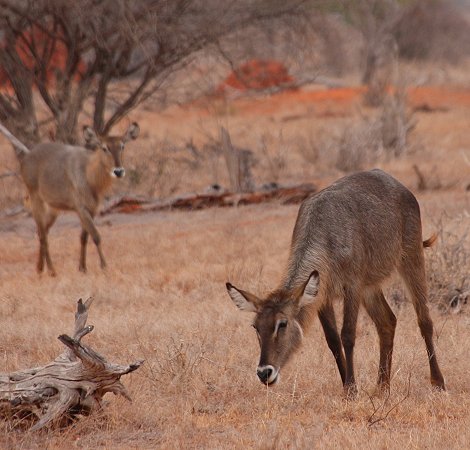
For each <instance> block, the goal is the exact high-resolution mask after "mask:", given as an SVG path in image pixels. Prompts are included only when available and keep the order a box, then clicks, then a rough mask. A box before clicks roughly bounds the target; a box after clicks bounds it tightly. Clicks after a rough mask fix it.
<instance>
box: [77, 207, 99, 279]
mask: <svg viewBox="0 0 470 450" xmlns="http://www.w3.org/2000/svg"><path fill="white" fill-rule="evenodd" d="M77 213H78V216H79V217H80V221H81V223H82V234H81V237H80V240H81V249H80V267H79V268H80V270H81V271H82V272H85V271H86V243H87V240H88V234H90V235H91V238H92V239H93V242H94V243H95V245H96V249H97V250H98V255H99V257H100V263H101V268H102V269H105V268H106V260H105V259H104V255H103V252H102V250H101V236H100V234H99V232H98V230H97V229H96V226H95V224H94V222H93V216H92V215H91V214H90V212H89V211H88V210H86V209H85V208H80V209H77Z"/></svg>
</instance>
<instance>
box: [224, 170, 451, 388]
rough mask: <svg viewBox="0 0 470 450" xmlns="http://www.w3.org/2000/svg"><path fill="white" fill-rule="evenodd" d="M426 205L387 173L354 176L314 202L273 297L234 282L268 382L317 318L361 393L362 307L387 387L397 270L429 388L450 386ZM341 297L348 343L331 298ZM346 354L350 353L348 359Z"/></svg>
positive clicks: (343, 371) (346, 376)
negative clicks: (441, 357)
mask: <svg viewBox="0 0 470 450" xmlns="http://www.w3.org/2000/svg"><path fill="white" fill-rule="evenodd" d="M421 233H422V232H421V218H420V210H419V205H418V202H417V200H416V198H415V197H414V195H413V194H412V193H411V192H410V191H409V190H408V189H407V188H406V187H404V186H403V185H402V184H401V183H399V182H398V181H397V180H395V179H394V178H393V177H392V176H390V175H388V174H386V173H385V172H383V171H381V170H378V169H374V170H371V171H368V172H360V173H356V174H353V175H349V176H346V177H344V178H341V179H340V180H338V181H336V182H335V183H334V184H332V185H331V186H329V187H328V188H326V189H324V190H323V191H321V192H318V193H317V194H315V195H312V196H310V197H309V198H307V199H306V200H305V201H304V202H303V203H302V205H301V207H300V210H299V214H298V216H297V221H296V224H295V227H294V233H293V237H292V244H291V250H290V258H289V262H288V268H287V273H286V275H285V276H284V278H283V281H282V283H281V284H280V287H279V288H278V289H276V290H275V291H274V292H272V293H271V294H269V295H268V296H267V298H265V299H259V298H258V297H256V296H255V295H253V294H251V293H249V292H246V291H243V290H241V289H238V288H236V287H235V286H233V285H232V284H230V283H227V290H228V293H229V295H230V297H231V299H232V300H233V302H234V303H235V304H236V305H237V306H238V308H240V309H241V310H243V311H252V312H255V313H256V317H255V320H254V324H253V326H254V328H255V329H256V332H257V335H258V339H259V344H260V347H261V356H260V360H259V365H258V368H257V375H258V377H259V379H260V380H261V381H262V382H263V383H264V384H266V385H271V384H273V383H275V382H276V381H278V379H279V371H280V369H281V368H282V367H283V365H284V364H285V363H286V362H287V361H288V359H289V358H290V357H291V356H292V354H293V353H294V352H295V351H296V350H297V349H298V348H299V347H300V344H301V342H302V338H303V335H304V331H305V330H306V329H307V328H308V326H309V325H310V323H311V322H312V319H313V317H314V315H315V314H318V317H319V319H320V323H321V325H322V327H323V330H324V333H325V337H326V341H327V343H328V346H329V348H330V350H331V352H332V353H333V356H334V358H335V360H336V364H337V366H338V370H339V373H340V376H341V380H342V382H343V386H344V390H345V394H346V395H348V396H353V395H354V394H356V392H357V387H356V382H355V379H354V364H353V353H354V343H355V338H356V324H357V317H358V310H359V306H360V305H361V304H362V305H363V306H364V307H365V309H366V311H367V313H368V314H369V316H370V317H371V319H372V321H373V322H374V324H375V326H376V328H377V333H378V335H379V341H380V359H379V375H378V386H379V388H380V389H389V387H390V370H391V364H392V351H393V338H394V335H395V327H396V317H395V315H394V313H393V312H392V310H391V309H390V307H389V305H388V304H387V302H386V300H385V297H384V294H383V292H382V288H381V286H382V284H383V282H384V281H385V280H386V279H387V278H388V277H389V276H390V275H391V274H392V272H394V271H398V273H399V274H400V276H401V278H402V279H403V281H404V283H405V284H406V287H407V288H408V291H409V293H410V297H411V300H412V302H413V306H414V309H415V311H416V314H417V316H418V325H419V328H420V330H421V334H422V336H423V338H424V341H425V343H426V350H427V354H428V360H429V366H430V370H431V383H432V385H433V386H435V387H437V388H440V389H443V390H444V389H445V385H444V378H443V376H442V374H441V371H440V369H439V365H438V362H437V358H436V353H435V351H434V344H433V323H432V320H431V317H430V316H429V310H428V305H427V288H426V278H425V269H424V252H423V247H429V246H431V245H432V243H433V242H434V240H435V237H432V238H430V239H428V240H427V241H424V242H423V240H422V234H421ZM336 298H342V299H343V325H342V329H341V337H340V335H339V333H338V330H337V326H336V319H335V314H334V309H333V300H334V299H336ZM343 349H344V352H343Z"/></svg>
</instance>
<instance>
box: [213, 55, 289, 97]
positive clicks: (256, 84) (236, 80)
mask: <svg viewBox="0 0 470 450" xmlns="http://www.w3.org/2000/svg"><path fill="white" fill-rule="evenodd" d="M293 81H294V79H293V78H292V77H291V75H289V72H288V70H287V68H286V67H285V66H284V64H282V63H281V62H279V61H275V60H263V59H252V60H250V61H247V62H245V63H243V64H242V65H241V66H239V67H238V68H236V69H235V70H234V71H233V72H232V73H231V74H230V75H229V76H228V77H227V78H226V79H225V80H224V81H223V82H222V83H221V84H220V85H219V87H218V88H217V90H216V94H224V93H226V91H227V88H231V89H236V90H238V91H246V90H250V89H254V90H256V89H257V90H261V89H268V88H271V87H276V86H283V85H285V84H288V83H292V82H293Z"/></svg>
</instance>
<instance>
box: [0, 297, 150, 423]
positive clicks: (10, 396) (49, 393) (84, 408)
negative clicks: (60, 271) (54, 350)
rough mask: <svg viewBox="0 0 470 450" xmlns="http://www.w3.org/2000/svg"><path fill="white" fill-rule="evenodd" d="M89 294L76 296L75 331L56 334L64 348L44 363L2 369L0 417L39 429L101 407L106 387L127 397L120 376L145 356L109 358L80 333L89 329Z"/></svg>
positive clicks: (84, 333) (139, 364) (132, 369)
mask: <svg viewBox="0 0 470 450" xmlns="http://www.w3.org/2000/svg"><path fill="white" fill-rule="evenodd" d="M91 303H92V299H91V298H90V299H88V300H87V301H85V303H83V302H82V299H80V300H78V303H77V312H76V313H75V329H74V333H73V337H70V336H67V335H66V334H62V335H60V336H59V338H58V339H59V340H60V341H61V342H62V343H63V344H64V345H65V346H66V347H67V349H66V350H65V351H64V353H62V354H61V355H60V356H58V357H57V358H56V359H55V360H54V361H52V362H51V363H49V364H46V365H45V366H42V367H36V368H33V369H26V370H22V371H18V372H13V373H7V374H0V417H1V418H2V419H4V420H10V421H19V422H20V423H22V425H25V424H29V425H32V427H31V430H39V429H41V428H43V427H45V426H47V425H54V424H56V425H57V424H63V423H68V422H71V421H73V419H75V418H76V417H77V416H78V415H88V414H90V413H91V412H93V411H94V410H97V409H99V408H100V407H101V404H102V398H103V396H104V394H106V393H107V392H113V393H114V394H120V395H123V396H124V397H125V398H127V399H128V400H131V399H130V397H129V395H128V393H127V391H126V389H125V387H124V385H123V384H122V383H121V381H120V378H121V376H122V375H125V374H126V373H130V372H133V371H134V370H136V369H138V368H139V367H140V366H141V365H142V363H143V361H137V362H135V363H134V364H130V365H128V366H121V365H119V364H111V363H108V362H107V361H106V360H105V359H104V357H103V356H101V355H99V354H98V353H97V352H95V351H94V350H93V349H91V348H90V347H88V346H86V345H84V344H82V343H81V342H80V341H81V339H82V338H83V337H84V336H86V335H87V334H88V333H90V332H91V331H92V330H93V326H92V325H88V326H86V321H87V318H88V310H89V308H90V305H91Z"/></svg>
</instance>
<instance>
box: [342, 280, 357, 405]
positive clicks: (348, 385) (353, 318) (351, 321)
mask: <svg viewBox="0 0 470 450" xmlns="http://www.w3.org/2000/svg"><path fill="white" fill-rule="evenodd" d="M358 313H359V297H358V295H357V294H356V293H355V292H352V291H351V290H349V289H346V290H345V296H344V305H343V327H342V329H341V342H342V343H343V348H344V355H345V357H346V376H345V380H344V393H345V395H346V397H347V398H354V397H355V396H356V394H357V386H356V380H355V378H354V344H355V343H356V326H357V316H358Z"/></svg>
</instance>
